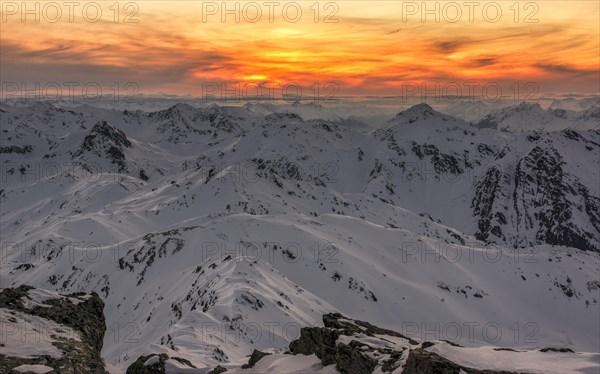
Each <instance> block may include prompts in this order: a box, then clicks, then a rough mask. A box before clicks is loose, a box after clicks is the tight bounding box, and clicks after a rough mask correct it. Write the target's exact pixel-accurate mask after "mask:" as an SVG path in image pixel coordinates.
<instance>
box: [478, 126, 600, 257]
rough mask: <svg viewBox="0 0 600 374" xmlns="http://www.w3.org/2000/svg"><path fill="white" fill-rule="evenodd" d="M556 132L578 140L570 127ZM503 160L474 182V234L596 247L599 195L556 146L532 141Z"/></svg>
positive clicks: (522, 242)
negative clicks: (518, 154)
mask: <svg viewBox="0 0 600 374" xmlns="http://www.w3.org/2000/svg"><path fill="white" fill-rule="evenodd" d="M561 136H564V137H566V138H569V139H570V140H574V139H575V141H577V142H578V141H583V140H577V139H578V137H577V133H575V132H572V131H563V132H562V133H561ZM540 143H543V142H540ZM591 147H596V146H595V145H592V146H591ZM502 166H503V167H499V166H498V167H492V168H490V169H488V170H487V172H486V174H485V175H483V176H482V178H481V179H480V180H479V181H477V182H476V184H475V196H474V198H473V200H472V207H473V214H474V216H475V217H477V218H478V230H477V232H476V234H475V236H476V237H477V239H480V240H485V241H490V242H494V243H509V244H511V245H512V246H513V247H515V248H523V247H528V246H532V245H535V244H539V243H547V244H552V245H562V246H567V247H572V248H578V249H582V250H585V251H594V252H597V251H600V242H599V240H598V238H599V237H600V215H599V213H598V212H599V211H600V198H599V197H598V196H596V195H595V194H594V192H592V191H590V189H589V188H588V187H586V186H585V185H584V184H583V183H581V181H580V180H579V179H578V178H577V177H576V176H575V175H573V174H571V173H569V171H568V169H566V168H565V162H564V160H563V156H562V155H561V153H560V152H559V151H558V150H557V149H556V148H554V147H553V146H552V145H546V144H536V145H535V146H534V147H533V148H532V149H531V150H530V151H529V152H527V153H526V154H525V155H523V157H520V158H518V159H516V160H514V161H505V163H503V164H502ZM582 221H586V222H589V223H590V224H589V225H587V226H586V225H581V224H579V223H578V222H582Z"/></svg>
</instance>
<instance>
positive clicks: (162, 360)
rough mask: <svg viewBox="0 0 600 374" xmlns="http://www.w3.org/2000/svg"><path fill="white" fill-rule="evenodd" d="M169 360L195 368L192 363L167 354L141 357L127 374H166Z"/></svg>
mask: <svg viewBox="0 0 600 374" xmlns="http://www.w3.org/2000/svg"><path fill="white" fill-rule="evenodd" d="M168 360H174V361H177V362H178V363H180V364H183V365H185V366H187V367H189V368H195V366H194V365H192V363H191V362H189V361H188V360H185V359H183V358H180V357H169V355H167V354H165V353H161V354H150V355H146V356H140V357H139V358H138V359H137V360H135V362H134V363H133V364H131V365H130V366H129V367H128V368H127V372H126V373H127V374H153V373H161V374H164V373H166V362H167V361H168Z"/></svg>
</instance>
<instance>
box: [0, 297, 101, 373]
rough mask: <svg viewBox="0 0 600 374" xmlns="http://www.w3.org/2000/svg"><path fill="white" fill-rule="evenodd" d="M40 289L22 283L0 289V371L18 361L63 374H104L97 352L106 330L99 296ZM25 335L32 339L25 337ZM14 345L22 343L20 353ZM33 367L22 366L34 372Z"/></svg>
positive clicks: (5, 370)
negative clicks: (0, 340)
mask: <svg viewBox="0 0 600 374" xmlns="http://www.w3.org/2000/svg"><path fill="white" fill-rule="evenodd" d="M38 291H39V290H36V289H34V288H33V287H29V286H20V287H17V288H5V289H3V290H2V291H1V292H0V312H1V313H2V314H1V316H2V319H3V320H2V322H1V323H2V325H3V326H4V331H5V332H6V335H5V336H4V338H5V339H3V340H5V341H4V342H3V344H5V345H6V349H2V350H1V351H0V352H1V353H0V373H9V372H11V370H12V369H13V368H17V367H19V366H22V365H36V366H37V368H38V369H39V368H42V367H46V368H51V369H53V370H54V371H53V372H57V373H66V374H71V373H72V374H78V373H106V372H107V371H106V370H105V368H104V361H103V359H102V357H101V356H100V351H101V350H102V342H103V339H104V332H105V330H106V327H105V320H104V314H103V309H104V303H103V302H102V300H101V299H100V297H99V296H98V294H96V293H92V294H91V295H86V294H83V293H76V294H70V295H61V294H57V293H52V292H46V293H40V292H38ZM40 295H42V296H40ZM20 330H24V331H20ZM23 332H26V334H25V335H23ZM24 337H25V338H30V341H27V339H26V341H23V338H24ZM13 338H14V339H13ZM17 344H23V350H22V351H19V347H18V346H17ZM49 348H51V349H49ZM53 351H55V352H54V353H52V352H53ZM36 366H33V367H28V366H24V367H22V368H20V369H26V368H29V369H31V370H33V369H35V368H36Z"/></svg>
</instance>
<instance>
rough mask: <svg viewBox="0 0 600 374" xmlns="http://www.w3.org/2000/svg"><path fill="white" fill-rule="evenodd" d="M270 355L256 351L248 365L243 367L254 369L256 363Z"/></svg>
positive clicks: (253, 352)
mask: <svg viewBox="0 0 600 374" xmlns="http://www.w3.org/2000/svg"><path fill="white" fill-rule="evenodd" d="M268 355H270V353H265V352H261V351H259V350H256V349H255V350H254V351H252V355H251V356H250V360H248V363H247V364H245V365H242V369H249V368H251V367H254V365H256V363H257V362H258V361H259V360H260V359H261V358H263V357H265V356H268Z"/></svg>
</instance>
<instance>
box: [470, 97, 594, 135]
mask: <svg viewBox="0 0 600 374" xmlns="http://www.w3.org/2000/svg"><path fill="white" fill-rule="evenodd" d="M599 117H600V115H599V112H598V109H597V108H595V107H591V108H588V109H587V110H586V111H584V112H574V111H571V110H566V109H551V108H549V109H543V108H542V107H541V106H540V104H538V103H526V102H522V103H519V104H518V105H515V106H512V107H508V108H504V109H501V110H499V111H496V112H493V113H491V114H489V115H487V116H485V117H484V118H483V119H481V120H480V121H479V122H477V123H476V125H475V126H476V127H478V128H492V129H496V130H501V131H510V132H527V131H559V130H562V129H566V128H576V129H578V130H588V129H592V128H594V127H597V123H598V119H599Z"/></svg>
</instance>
